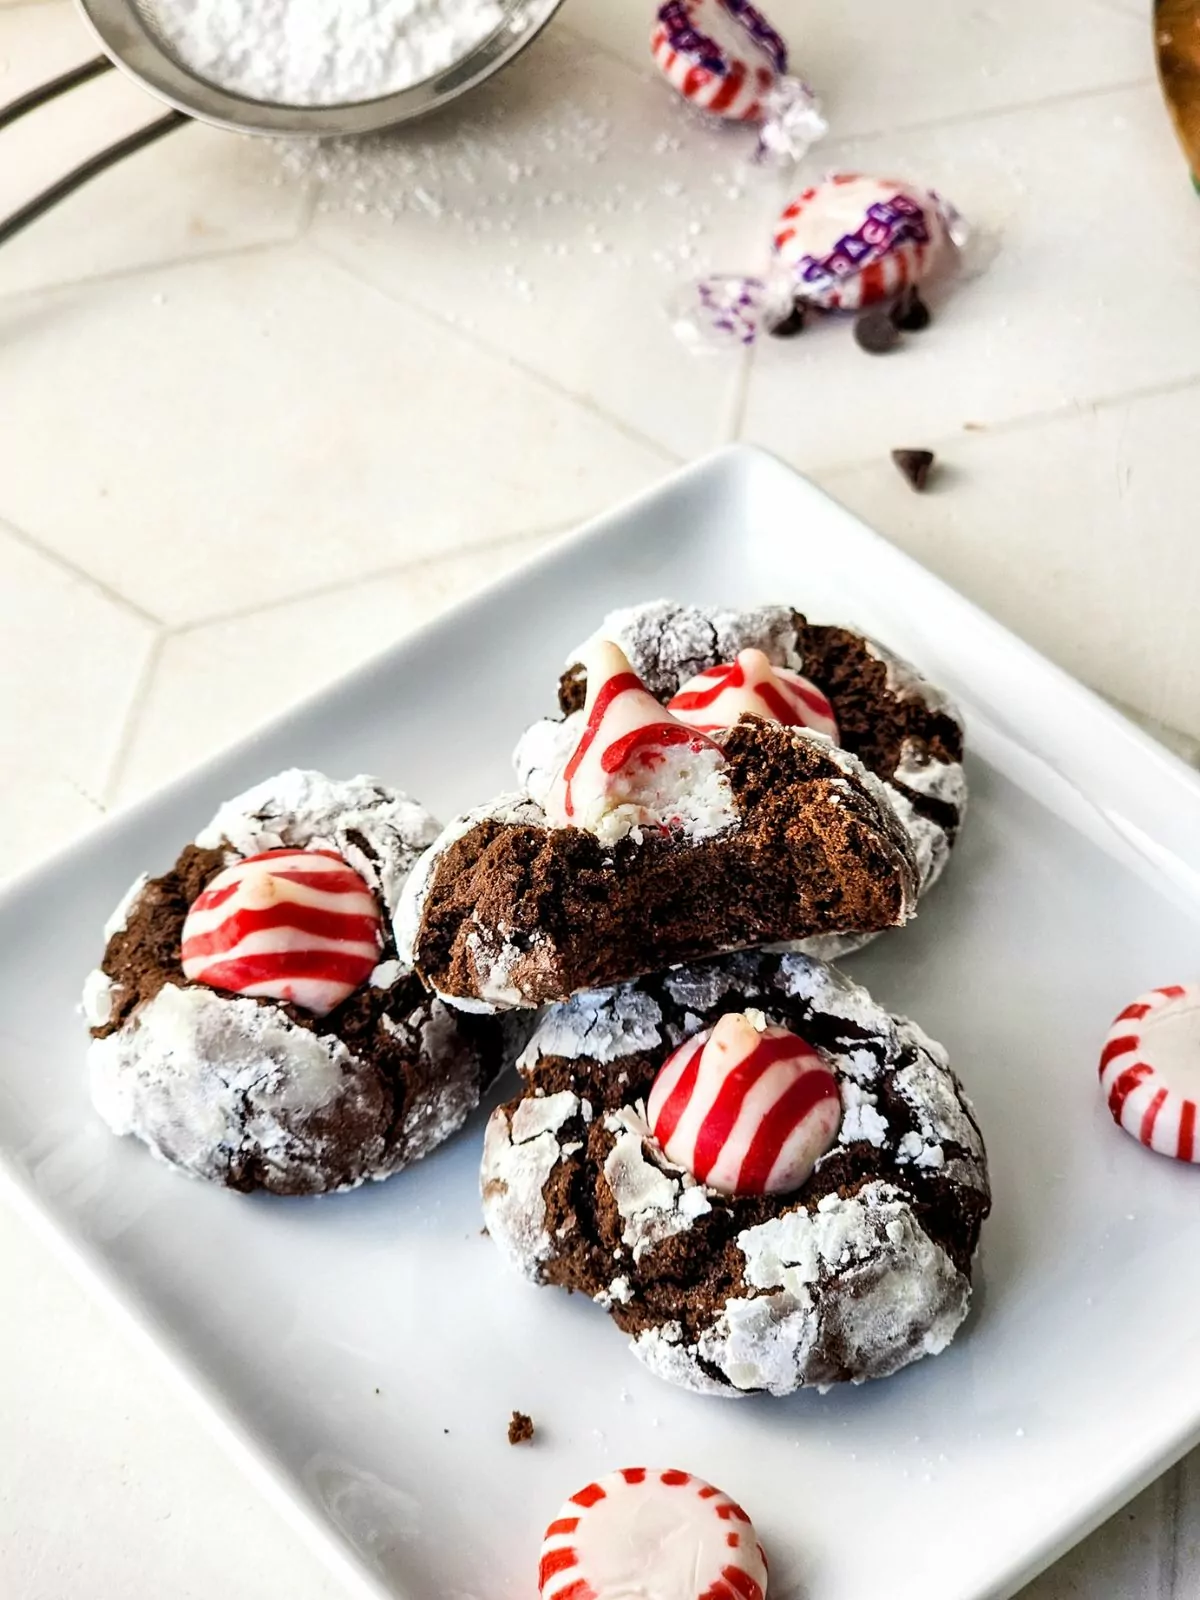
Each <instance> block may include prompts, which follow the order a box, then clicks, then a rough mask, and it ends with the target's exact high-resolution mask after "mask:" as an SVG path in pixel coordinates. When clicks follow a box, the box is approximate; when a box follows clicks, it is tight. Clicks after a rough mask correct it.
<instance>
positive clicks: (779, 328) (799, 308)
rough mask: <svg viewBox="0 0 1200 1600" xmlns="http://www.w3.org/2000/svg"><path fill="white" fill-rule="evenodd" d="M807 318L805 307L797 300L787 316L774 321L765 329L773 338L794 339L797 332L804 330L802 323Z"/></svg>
mask: <svg viewBox="0 0 1200 1600" xmlns="http://www.w3.org/2000/svg"><path fill="white" fill-rule="evenodd" d="M807 320H808V319H807V315H806V312H805V308H804V306H803V305H802V304H801V303H800V301H799V300H797V301H796V303H795V305H794V306H793V307H792V309H791V310H790V311H789V312H788V314H787V316H786V317H783V318H781V320H780V321H779V322H776V323H774V324H773V325H772V326H771V327H769V328H768V329H767V332H768V333H769V334H770V335H771V337H772V338H773V339H794V338H795V337H796V335H797V334H798V333H803V332H804V324H805V322H806V321H807Z"/></svg>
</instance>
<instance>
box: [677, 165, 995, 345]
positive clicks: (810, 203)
mask: <svg viewBox="0 0 1200 1600" xmlns="http://www.w3.org/2000/svg"><path fill="white" fill-rule="evenodd" d="M965 240H966V228H965V225H964V224H963V220H962V218H961V217H960V216H959V214H958V212H957V211H955V209H954V207H953V206H951V205H950V204H948V203H947V202H946V201H945V200H943V199H942V197H941V196H940V195H938V194H936V193H934V191H933V190H931V189H925V188H922V187H920V186H919V185H917V184H913V183H908V182H906V181H905V180H902V179H895V178H876V177H869V176H863V175H862V174H860V173H855V172H836V173H832V174H831V175H830V176H829V177H827V178H825V179H824V180H823V181H822V182H821V183H817V184H813V185H811V186H810V187H809V188H807V189H805V190H803V191H802V192H801V193H800V194H799V195H797V196H796V198H795V199H794V200H793V201H791V203H790V204H789V205H787V206H786V207H785V208H784V210H783V212H782V213H781V215H780V217H779V220H778V222H777V223H776V225H775V230H774V233H773V235H772V245H773V249H774V263H775V264H774V268H773V270H772V271H771V272H770V274H769V275H768V276H767V277H766V278H759V277H749V276H743V275H739V274H733V273H725V274H720V275H718V276H715V277H710V278H704V279H701V281H700V282H699V283H698V284H695V285H694V286H692V287H691V288H690V289H688V290H685V291H684V293H683V295H681V296H680V297H678V299H677V300H676V302H675V305H674V307H673V321H674V327H675V331H676V333H677V334H678V335H679V337H680V338H681V339H683V340H684V341H685V342H686V343H689V344H692V345H694V346H697V347H699V348H710V349H711V348H721V347H723V346H728V345H738V344H751V343H753V342H754V340H755V338H756V337H757V336H758V334H759V333H760V332H761V331H762V330H763V329H764V328H766V329H770V328H773V327H775V326H776V325H777V324H778V323H780V322H782V321H783V320H784V318H785V317H786V316H787V314H788V313H789V312H791V311H792V310H793V309H796V308H800V309H801V310H803V309H805V308H812V309H814V310H818V311H861V310H864V309H866V308H868V307H870V306H874V305H880V304H883V303H886V302H888V301H890V300H893V299H894V298H895V297H896V296H897V295H898V294H899V293H900V292H901V291H902V290H905V289H910V288H915V287H916V286H917V285H918V284H920V283H923V282H925V281H926V280H927V279H928V278H929V277H930V276H932V275H933V274H934V273H935V272H937V271H938V270H940V269H941V267H942V266H943V265H944V264H945V263H947V262H948V261H950V260H951V259H952V258H953V255H954V250H955V248H956V247H961V246H962V244H963V243H964V242H965Z"/></svg>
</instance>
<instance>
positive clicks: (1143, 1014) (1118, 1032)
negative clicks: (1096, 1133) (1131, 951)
mask: <svg viewBox="0 0 1200 1600" xmlns="http://www.w3.org/2000/svg"><path fill="white" fill-rule="evenodd" d="M1100 1087H1101V1089H1102V1090H1103V1091H1104V1097H1105V1099H1106V1100H1107V1102H1108V1109H1109V1111H1111V1113H1112V1116H1113V1120H1114V1122H1116V1124H1117V1126H1118V1127H1119V1128H1123V1129H1124V1130H1125V1132H1126V1133H1127V1134H1129V1135H1130V1137H1131V1138H1133V1139H1137V1140H1138V1141H1139V1142H1140V1143H1141V1144H1144V1145H1145V1146H1146V1147H1147V1148H1148V1149H1150V1150H1156V1151H1157V1152H1158V1153H1159V1155H1163V1156H1174V1158H1175V1159H1176V1161H1190V1162H1195V1163H1200V1127H1198V1126H1197V1124H1198V1123H1200V983H1173V984H1168V985H1166V986H1165V987H1164V988H1161V989H1151V990H1149V992H1148V993H1146V994H1143V995H1139V996H1138V998H1137V999H1136V1000H1135V1001H1134V1002H1133V1003H1132V1005H1128V1006H1126V1007H1125V1009H1124V1011H1122V1012H1121V1013H1120V1015H1119V1016H1118V1017H1117V1019H1116V1021H1115V1022H1114V1023H1113V1025H1112V1027H1111V1028H1110V1029H1109V1033H1108V1037H1107V1039H1105V1041H1104V1048H1103V1050H1102V1051H1101V1054H1100Z"/></svg>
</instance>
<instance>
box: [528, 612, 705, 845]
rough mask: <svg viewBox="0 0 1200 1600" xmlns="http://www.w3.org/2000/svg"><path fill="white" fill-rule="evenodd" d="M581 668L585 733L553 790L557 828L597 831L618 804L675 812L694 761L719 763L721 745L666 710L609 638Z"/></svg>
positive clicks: (550, 809)
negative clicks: (704, 756)
mask: <svg viewBox="0 0 1200 1600" xmlns="http://www.w3.org/2000/svg"><path fill="white" fill-rule="evenodd" d="M583 665H584V668H585V670H586V672H587V701H586V703H585V705H584V708H583V709H584V729H583V733H582V734H581V736H580V739H579V743H578V744H577V745H576V747H575V749H574V751H573V752H572V754H571V757H570V759H569V760H568V761H567V764H566V766H565V767H564V768H563V770H562V772H561V773H560V774H559V775H558V777H557V778H556V779H555V781H554V783H553V784H552V785H551V787H550V791H549V794H548V795H547V797H546V815H547V816H548V817H549V819H550V821H551V822H553V823H554V824H556V826H558V827H566V826H568V825H569V824H574V825H575V826H576V827H580V828H594V827H595V826H596V825H597V823H598V822H599V821H600V819H601V818H602V817H604V816H605V815H606V814H607V813H608V812H610V811H614V810H616V809H617V808H618V807H619V806H635V807H641V808H643V809H645V810H646V811H648V812H661V811H669V809H670V803H671V798H672V791H673V790H678V789H680V788H682V787H686V785H687V783H688V781H689V777H690V768H691V766H692V765H694V763H689V761H688V759H687V758H688V756H689V755H690V756H692V757H695V756H697V755H699V754H700V753H701V752H704V751H708V752H711V753H712V756H711V757H710V760H711V759H712V757H718V758H719V755H720V752H719V751H718V749H717V747H716V745H714V743H713V741H712V740H711V739H709V738H707V737H706V736H705V735H704V734H703V733H699V732H698V731H697V730H696V729H695V728H689V727H688V726H687V724H686V723H683V722H678V721H676V719H675V718H674V717H672V716H670V715H669V714H668V713H667V712H666V711H664V710H663V708H662V706H660V705H659V703H658V701H657V700H656V699H655V698H654V696H653V695H652V694H651V693H650V691H649V690H648V689H647V688H646V686H645V684H644V683H643V682H642V680H641V679H640V678H639V677H638V675H637V673H636V672H634V670H633V668H632V667H631V666H630V665H629V660H628V658H627V657H626V655H625V653H624V652H623V651H622V650H621V649H620V648H619V647H618V646H617V645H615V644H613V643H611V641H609V640H608V639H600V640H596V641H595V642H594V643H593V644H591V645H590V646H589V647H588V649H587V650H586V651H585V653H584V660H583ZM668 751H672V752H674V754H673V756H672V757H670V758H669V757H668V755H667V752H668Z"/></svg>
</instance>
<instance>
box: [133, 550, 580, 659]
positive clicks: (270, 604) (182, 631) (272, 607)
mask: <svg viewBox="0 0 1200 1600" xmlns="http://www.w3.org/2000/svg"><path fill="white" fill-rule="evenodd" d="M576 526H578V524H577V523H576V522H556V523H553V524H551V525H547V526H544V527H541V528H534V529H527V530H523V531H522V532H520V533H510V534H505V535H504V536H503V537H502V538H500V539H481V540H479V541H478V542H476V543H473V544H466V545H457V546H455V548H454V549H453V550H447V551H445V552H443V553H442V554H440V555H429V556H418V557H417V558H416V559H415V560H412V561H399V562H395V563H394V564H391V565H388V566H384V567H374V568H372V569H371V571H369V572H363V573H359V574H357V575H356V576H355V577H353V578H338V579H335V580H334V581H333V582H332V583H323V584H318V585H317V586H316V587H314V588H311V589H303V590H301V591H299V592H298V593H296V594H288V595H281V596H279V598H278V599H275V600H265V601H263V602H262V604H261V605H254V606H243V607H241V608H240V609H238V610H234V611H218V612H213V613H212V614H211V615H208V616H204V617H197V618H195V619H194V620H193V621H190V622H181V623H178V624H176V625H174V626H169V627H167V628H165V629H164V638H171V639H177V638H182V637H184V636H186V635H187V634H189V633H196V632H199V631H200V630H201V629H203V628H212V627H216V626H218V625H219V624H220V623H223V622H241V621H243V620H245V619H247V618H250V617H257V616H260V615H262V614H263V613H266V612H271V611H280V610H282V609H283V608H284V607H285V606H290V605H300V604H302V603H303V602H304V601H306V600H319V599H320V598H321V597H322V596H324V595H330V594H344V593H347V592H348V591H350V590H352V589H358V588H365V587H366V586H367V585H368V584H371V583H376V582H379V581H381V580H385V579H388V578H398V577H401V576H402V575H403V574H404V573H406V572H421V571H424V570H427V569H428V568H430V567H435V566H438V565H439V564H440V563H441V562H444V561H450V560H453V559H454V558H456V557H458V556H472V555H482V554H483V553H484V552H485V551H489V550H504V549H506V548H508V547H509V546H511V545H517V544H524V543H526V542H527V541H530V540H534V539H544V540H550V539H553V538H555V537H556V536H557V535H559V534H563V533H567V532H570V530H571V529H572V528H574V527H576Z"/></svg>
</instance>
